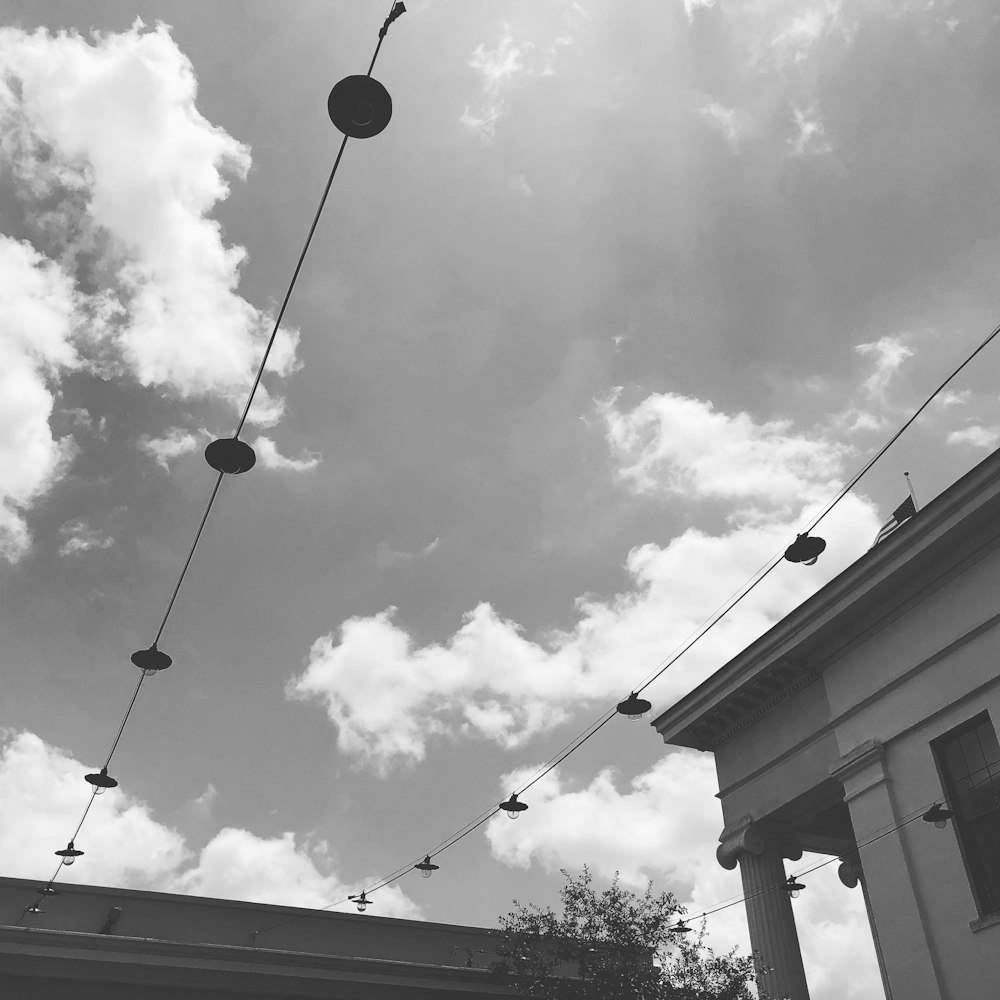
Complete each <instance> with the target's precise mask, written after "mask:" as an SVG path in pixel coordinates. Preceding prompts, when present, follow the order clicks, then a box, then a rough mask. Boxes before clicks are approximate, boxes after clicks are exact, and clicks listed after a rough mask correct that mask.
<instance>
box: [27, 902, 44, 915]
mask: <svg viewBox="0 0 1000 1000" xmlns="http://www.w3.org/2000/svg"><path fill="white" fill-rule="evenodd" d="M24 912H25V913H44V912H45V911H44V910H43V909H42V908H41V907H40V906H39V905H38V903H32V904H31V906H26V907H25V908H24Z"/></svg>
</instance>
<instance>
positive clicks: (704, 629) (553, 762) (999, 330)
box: [331, 325, 1000, 905]
mask: <svg viewBox="0 0 1000 1000" xmlns="http://www.w3.org/2000/svg"><path fill="white" fill-rule="evenodd" d="M998 335H1000V325H998V326H997V327H995V328H994V329H993V330H992V332H991V333H990V334H989V335H988V336H987V337H986V338H985V339H984V340H983V341H982V342H981V343H980V344H979V345H978V346H977V347H976V348H975V349H974V350H973V351H972V353H971V354H969V355H968V357H966V359H965V360H964V361H963V362H962V363H961V364H959V365H958V366H957V367H956V368H955V369H954V370H953V371H952V372H951V374H950V375H948V377H947V378H945V379H944V381H942V382H941V383H940V384H939V385H938V386H937V387H936V388H935V389H934V390H933V391H932V392H931V394H930V395H929V396H928V397H927V398H926V399H925V400H924V401H923V402H922V403H921V404H920V406H919V407H918V408H917V409H916V410H915V411H914V413H913V414H912V415H911V416H910V417H909V418H908V419H907V420H906V422H905V423H904V424H903V425H902V426H901V427H900V429H899V430H897V431H896V433H895V434H893V435H892V437H891V438H890V439H889V440H888V441H887V442H886V444H884V445H883V446H882V447H881V448H880V449H879V450H878V451H877V452H876V453H875V454H874V455H873V456H872V457H871V458H870V459H869V460H868V461H867V462H866V463H865V464H864V465H863V466H862V467H861V469H860V470H859V471H858V472H857V473H855V474H854V475H853V476H852V477H851V478H850V480H848V483H847V485H846V486H844V487H843V488H842V489H841V490H840V491H839V492H838V493H837V495H836V496H835V497H834V499H833V500H832V501H831V502H830V503H829V504H828V505H827V506H826V508H825V509H824V510H823V511H822V512H821V513H820V514H819V516H817V517H816V518H814V519H813V520H812V521H811V522H810V524H809V528H808V529H807V532H808V531H811V530H813V528H815V527H816V526H817V525H818V524H819V523H820V522H821V521H822V520H823V518H824V517H826V516H827V515H828V514H829V513H830V512H831V511H832V510H833V509H834V507H836V505H837V504H838V503H839V502H840V501H841V500H843V498H844V497H845V496H847V494H848V493H849V492H850V490H851V489H852V488H853V487H854V486H856V485H857V483H858V482H859V481H860V480H861V478H862V477H863V476H864V474H865V473H866V472H868V470H869V469H871V468H872V467H873V466H874V465H875V463H876V462H877V461H878V459H880V458H881V457H882V456H883V455H884V454H885V453H886V452H887V451H888V449H889V448H890V447H891V445H892V444H894V443H895V442H896V441H897V440H898V439H899V438H900V436H901V435H902V434H903V432H904V431H905V430H906V429H907V428H908V427H910V426H911V425H912V424H913V422H914V421H915V420H916V419H917V417H918V416H919V415H920V414H921V413H922V412H923V411H924V410H925V409H926V408H927V406H928V405H930V403H931V402H932V401H933V400H934V399H935V398H936V397H937V396H938V394H939V393H941V392H942V391H943V390H944V389H945V388H946V387H947V386H948V384H949V383H950V382H951V381H952V380H953V379H954V378H955V376H957V375H958V374H959V373H960V372H961V371H962V370H963V369H964V368H965V367H966V366H967V365H968V364H970V362H971V361H972V360H973V359H974V358H975V357H976V356H977V355H978V354H979V353H980V352H981V351H982V350H983V349H984V348H985V347H986V346H987V345H988V344H989V343H990V342H991V341H992V340H994V339H995V338H996V337H997V336H998ZM782 559H783V552H782V553H776V554H775V555H774V556H772V557H771V558H770V559H769V560H768V561H767V562H766V563H764V564H763V565H762V566H761V568H760V569H758V570H757V572H756V573H755V574H753V576H751V577H750V579H749V580H748V581H747V583H745V584H744V585H743V586H742V587H741V588H739V589H738V590H737V591H736V592H735V596H733V597H732V598H730V600H728V601H726V602H725V603H724V604H723V605H721V606H720V608H719V609H717V611H716V612H715V613H713V614H712V615H710V616H709V618H708V619H707V620H706V621H705V623H704V624H703V625H702V626H699V627H698V628H697V629H696V630H695V633H694V634H693V636H692V637H691V638H690V639H689V640H688V641H687V642H685V643H684V644H683V645H682V647H681V648H680V649H679V651H677V652H676V653H674V654H671V655H670V656H669V657H668V658H667V659H666V660H665V661H661V664H660V665H658V667H657V668H654V672H653V674H652V676H651V677H649V679H648V680H646V681H644V682H643V684H642V685H641V686H640V687H638V688H636V689H635V693H636V694H639V693H641V692H642V691H644V690H645V689H646V688H647V687H649V685H650V684H652V683H653V682H654V681H656V680H657V679H658V678H659V677H661V676H662V675H663V674H664V673H665V672H666V670H667V669H668V668H669V667H671V666H672V665H673V664H674V663H676V662H677V660H679V659H680V657H681V656H683V655H684V654H685V653H686V652H688V650H690V649H691V648H692V647H693V646H694V645H695V644H696V643H697V642H698V641H700V640H701V639H702V638H703V637H704V636H705V635H706V634H707V633H708V632H709V631H711V629H712V628H714V627H715V626H716V625H717V624H718V623H719V622H720V621H721V620H722V619H723V618H724V617H725V615H726V614H728V613H729V612H730V611H731V610H732V609H733V608H735V607H736V606H737V605H738V604H739V603H740V601H742V600H744V599H745V598H746V597H747V596H748V595H749V594H750V593H751V592H752V591H753V590H754V589H755V588H756V587H757V586H758V585H759V584H760V583H762V582H763V581H764V579H766V578H767V576H769V575H770V574H771V573H772V572H773V571H774V569H776V568H777V566H778V565H779V564H780V563H781V562H782ZM616 714H618V710H617V707H616V708H614V709H609V710H608V711H607V712H605V713H604V715H602V716H600V717H599V719H597V720H595V722H594V723H592V724H591V725H590V726H588V727H587V729H585V730H584V731H583V733H581V734H580V735H578V736H577V737H576V738H574V739H573V740H571V741H570V742H569V743H567V744H565V745H564V747H563V749H562V750H560V751H559V752H558V753H557V754H556V756H555V757H554V758H551V759H550V761H549V762H548V763H547V764H545V765H544V766H543V767H542V768H541V769H540V771H539V772H538V773H536V774H535V776H534V777H532V778H531V779H530V781H528V782H526V783H524V784H522V785H520V786H519V787H518V788H517V790H516V791H517V794H518V795H521V794H522V793H523V792H524V791H526V790H527V789H529V788H530V787H532V786H533V785H534V784H536V783H537V782H538V781H540V780H541V779H542V778H543V777H545V776H546V775H547V774H549V773H551V771H553V770H554V769H555V768H556V767H558V765H559V764H560V763H562V762H563V761H564V760H566V758H567V757H569V756H570V755H571V754H572V753H574V752H575V751H576V750H577V749H579V748H580V747H581V746H583V745H584V743H586V742H587V741H588V740H589V739H590V738H591V737H592V736H594V735H595V734H596V733H597V732H599V731H600V730H601V729H602V728H603V727H604V726H605V725H606V724H607V723H608V722H610V720H611V719H613V718H614V717H615V715H616ZM499 811H500V807H499V806H497V807H495V808H493V809H492V810H491V811H490V812H489V813H488V814H486V815H485V817H484V818H483V819H481V820H478V821H475V826H473V829H475V828H476V827H478V826H480V825H481V824H482V823H483V822H485V821H486V820H487V819H489V818H490V817H491V816H493V815H495V814H496V813H497V812H499ZM466 826H469V824H466ZM460 829H461V830H465V829H466V828H465V827H461V828H460ZM471 832H472V830H471V829H470V830H468V831H467V833H471ZM467 833H463V834H461V836H459V837H457V838H456V839H455V841H454V842H455V843H457V842H458V840H461V839H462V837H464V836H466V835H467ZM445 849H446V848H439V849H438V850H437V851H436V853H437V854H440V853H442V851H443V850H445ZM430 856H431V857H433V856H434V854H433V853H432V854H431V855H430ZM412 869H413V866H412V865H409V866H406V867H401V868H399V869H397V873H395V874H393V875H392V876H385V877H384V878H383V879H381V880H380V881H379V882H378V883H376V884H375V885H374V887H373V888H371V889H365V893H366V894H370V893H373V892H375V891H377V889H380V888H384V887H385V886H386V885H388V884H389V883H390V882H392V881H395V879H396V878H399V877H401V876H402V875H403V874H406V873H407V872H409V871H412ZM331 905H338V904H331Z"/></svg>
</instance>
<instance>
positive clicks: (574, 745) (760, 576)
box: [49, 3, 1000, 937]
mask: <svg viewBox="0 0 1000 1000" xmlns="http://www.w3.org/2000/svg"><path fill="white" fill-rule="evenodd" d="M404 10H405V8H404V7H403V5H402V4H400V3H393V4H392V6H391V8H390V13H389V16H388V17H387V18H386V20H385V22H384V24H383V26H382V28H381V30H380V31H379V40H378V43H377V45H376V47H375V52H374V54H373V56H372V60H371V63H370V65H369V67H368V73H367V74H366V75H367V76H371V73H372V70H373V69H374V66H375V61H376V59H377V58H378V54H379V51H380V49H381V46H382V41H383V40H384V38H385V35H386V32H387V30H388V27H389V25H390V24H391V23H392V21H393V20H395V19H396V18H397V17H398V16H399V15H400V14H401V13H403V11H404ZM347 139H348V136H346V135H345V136H344V139H343V141H342V142H341V146H340V150H339V151H338V153H337V157H336V160H335V161H334V165H333V168H332V169H331V172H330V176H329V178H328V179H327V183H326V186H325V187H324V189H323V194H322V196H321V198H320V202H319V206H318V207H317V210H316V212H315V214H314V217H313V220H312V223H311V225H310V227H309V232H308V235H307V237H306V240H305V243H304V245H303V248H302V251H301V252H300V254H299V258H298V261H297V263H296V266H295V269H294V271H293V274H292V278H291V281H290V282H289V285H288V289H287V291H286V293H285V297H284V299H283V301H282V304H281V308H280V309H279V312H278V316H277V318H276V320H275V324H274V328H273V329H272V332H271V335H270V338H269V340H268V343H267V346H266V348H265V350H264V355H263V358H262V360H261V363H260V366H259V367H258V369H257V373H256V376H255V378H254V382H253V385H252V387H251V389H250V392H249V395H248V398H247V402H246V406H245V407H244V410H243V413H242V415H241V417H240V420H239V423H238V424H237V427H236V431H235V433H234V435H233V436H234V438H235V437H238V436H239V434H240V432H241V431H242V429H243V426H244V424H245V422H246V419H247V416H248V414H249V411H250V407H251V405H252V403H253V399H254V396H255V394H256V391H257V389H258V387H259V385H260V381H261V378H262V376H263V373H264V369H265V367H266V364H267V360H268V357H269V355H270V352H271V349H272V347H273V345H274V342H275V339H276V337H277V333H278V330H279V327H280V324H281V320H282V318H283V316H284V313H285V309H286V307H287V305H288V302H289V300H290V298H291V294H292V291H293V289H294V286H295V283H296V281H297V279H298V276H299V272H300V271H301V268H302V264H303V262H304V260H305V256H306V253H307V252H308V249H309V245H310V243H311V241H312V237H313V234H314V233H315V230H316V227H317V225H318V222H319V218H320V216H321V214H322V211H323V207H324V205H325V203H326V199H327V196H328V194H329V191H330V188H331V186H332V184H333V179H334V177H335V176H336V172H337V168H338V167H339V165H340V161H341V158H342V156H343V153H344V149H345V148H346V145H347ZM998 334H1000V326H997V327H996V328H995V329H994V330H993V331H992V332H991V333H990V334H989V335H988V336H987V337H986V338H985V339H984V340H983V342H982V343H981V344H980V345H979V346H978V347H977V348H976V349H975V350H974V351H973V352H972V353H971V354H970V355H969V356H968V357H967V358H966V359H965V360H964V361H963V362H962V363H961V364H960V365H959V366H958V367H957V368H955V370H954V371H953V372H952V373H951V374H950V375H949V376H948V377H947V378H946V379H945V380H944V381H943V382H942V383H941V384H940V385H939V386H938V387H937V388H936V389H935V390H934V391H933V392H932V393H931V395H930V396H929V397H928V398H927V399H926V400H925V401H924V402H923V403H922V404H921V405H920V407H918V409H917V410H916V411H915V412H914V413H913V415H912V416H911V417H910V418H909V419H908V420H907V421H906V422H905V423H904V424H903V425H902V427H900V429H899V430H898V431H897V432H896V433H895V434H894V435H893V436H892V437H891V438H890V439H889V441H887V442H886V444H885V445H883V446H882V448H880V449H879V451H878V452H876V453H875V455H873V456H872V458H870V459H869V460H868V462H867V463H866V464H865V465H864V466H863V467H862V468H861V469H860V471H859V472H857V473H856V474H855V475H854V476H853V477H852V478H851V479H850V480H849V482H848V483H847V484H846V485H845V486H844V487H843V489H842V490H841V491H840V492H839V493H838V494H837V496H836V497H835V498H834V499H833V500H832V501H831V502H830V503H829V504H828V506H827V507H826V508H825V509H824V510H823V511H822V513H820V514H819V516H818V517H816V518H815V519H814V520H813V521H812V522H811V524H810V526H809V528H807V530H806V533H808V531H811V530H813V529H814V528H815V527H816V526H817V525H818V524H819V523H820V522H821V521H822V520H823V518H824V517H826V516H827V515H828V514H829V513H830V511H832V510H833V508H834V507H835V506H836V505H837V504H838V503H839V502H840V501H841V500H842V499H843V498H844V497H845V496H846V495H847V493H848V492H850V490H851V489H852V488H853V487H854V486H855V485H856V484H857V483H858V482H859V481H860V479H861V478H862V476H864V474H865V473H866V472H867V471H868V470H869V469H871V468H872V466H874V465H875V463H876V462H877V461H878V460H879V459H880V458H881V457H882V455H884V454H885V452H886V451H888V449H889V448H890V447H891V446H892V445H893V444H894V443H895V442H896V441H897V440H898V439H899V437H900V436H901V435H902V434H903V433H904V431H906V430H907V428H909V427H910V425H911V424H912V423H913V422H914V421H915V420H916V419H917V417H918V416H919V415H920V414H921V413H922V412H923V411H924V409H926V407H927V406H928V405H929V404H930V403H931V402H932V401H933V400H934V398H935V397H936V396H937V395H938V394H939V393H940V392H941V391H942V390H943V389H944V388H945V387H946V386H947V385H948V384H949V383H950V382H951V381H952V380H953V379H954V378H955V377H956V376H957V375H958V374H959V373H960V372H961V371H962V370H963V369H964V368H965V367H966V366H967V365H968V364H969V363H971V361H972V360H973V359H974V358H975V357H976V356H977V355H978V354H979V353H980V352H981V351H982V350H983V349H984V348H985V347H986V346H987V345H988V344H989V343H990V342H991V341H992V340H993V339H994V338H995V337H996V336H997V335H998ZM223 475H224V474H223V473H221V472H220V473H219V477H218V480H217V481H216V484H215V487H214V489H213V491H212V494H211V497H210V498H209V502H208V505H207V506H206V509H205V513H204V515H203V516H202V520H201V523H200V524H199V527H198V531H197V533H196V535H195V539H194V543H193V544H192V546H191V550H190V551H189V553H188V557H187V559H186V561H185V563H184V567H183V569H182V570H181V574H180V577H179V579H178V582H177V585H176V587H175V588H174V592H173V594H172V595H171V598H170V602H169V604H168V606H167V611H166V613H165V614H164V617H163V620H162V621H161V624H160V628H159V630H158V631H157V635H156V640H155V641H154V646H155V644H156V642H157V641H159V638H160V637H161V635H162V632H163V629H164V628H165V626H166V623H167V620H168V619H169V616H170V613H171V611H172V609H173V605H174V602H175V600H176V598H177V595H178V593H179V591H180V587H181V584H182V582H183V580H184V577H185V575H186V573H187V569H188V567H189V565H190V563H191V559H192V558H193V556H194V551H195V549H196V548H197V545H198V542H199V540H200V538H201V534H202V531H203V529H204V527H205V523H206V521H207V520H208V515H209V513H210V512H211V509H212V506H213V504H214V501H215V499H216V496H217V495H218V491H219V487H220V485H221V482H222V478H223ZM781 559H782V556H780V555H778V556H775V557H773V558H772V559H771V560H769V562H768V563H767V564H765V568H763V569H762V570H759V571H758V573H757V574H755V576H754V577H752V578H751V581H750V582H748V584H746V585H745V586H744V587H743V588H742V589H741V590H740V591H739V592H738V593H737V594H736V596H735V597H734V598H732V599H731V600H730V601H728V602H727V603H726V604H725V605H723V607H722V609H721V610H719V611H717V612H716V613H715V614H713V615H712V616H710V617H709V619H708V620H707V622H706V623H705V624H704V625H703V626H701V627H700V628H698V629H697V630H696V632H695V634H694V635H693V637H692V638H691V639H690V640H689V641H688V642H687V643H686V644H685V645H684V646H683V647H682V648H681V649H680V650H679V651H678V652H677V653H676V654H674V655H672V656H671V657H670V658H669V659H668V660H667V661H666V662H665V663H663V665H662V666H660V667H659V668H658V669H656V670H655V672H654V673H653V675H652V677H650V678H649V679H648V680H646V681H645V682H644V683H643V684H642V685H641V686H640V687H638V688H636V689H635V693H636V694H640V693H641V692H642V691H643V690H645V689H646V688H647V687H648V686H649V685H650V684H652V683H653V682H654V681H655V680H657V679H658V678H659V677H660V676H662V674H663V673H664V672H665V671H666V670H667V669H668V668H669V667H670V666H672V665H673V664H674V663H675V662H676V661H677V660H678V659H679V658H680V657H681V656H683V655H684V653H686V652H687V651H688V650H689V649H691V648H692V647H693V646H694V645H695V643H697V642H698V641H699V640H700V639H701V638H702V637H703V636H704V635H705V634H707V633H708V632H709V631H710V630H711V629H712V628H713V627H714V626H715V625H716V624H718V622H719V621H721V620H722V618H723V617H725V615H726V614H728V613H729V611H731V610H732V609H733V608H734V607H736V605H737V604H739V602H740V601H741V600H743V599H744V598H745V597H746V596H747V595H748V594H750V593H751V592H752V591H753V590H754V588H756V587H757V586H758V585H759V584H760V583H761V582H763V580H764V579H766V577H767V576H768V575H769V574H770V573H771V572H772V571H773V570H774V569H775V568H776V567H777V565H778V564H779V563H780V562H781ZM143 676H144V675H142V676H140V680H139V683H138V684H137V685H136V690H135V692H134V693H133V696H132V699H131V701H130V702H129V706H128V708H127V709H126V712H125V716H124V718H123V720H122V723H121V725H120V727H119V730H118V733H117V735H116V737H115V740H114V743H113V745H112V748H111V751H110V753H109V755H108V758H107V763H110V760H111V756H112V755H113V754H114V751H115V749H116V748H117V745H118V742H119V740H120V739H121V736H122V733H123V732H124V728H125V724H126V723H127V721H128V717H129V715H130V713H131V710H132V707H133V706H134V704H135V701H136V698H137V696H138V693H139V690H140V688H141V686H142V677H143ZM616 713H617V708H615V709H614V710H610V711H608V712H607V713H605V715H604V716H602V717H601V719H600V721H598V722H597V723H595V724H592V726H591V727H588V730H586V731H585V735H583V736H582V737H578V738H577V739H576V740H574V741H571V743H569V744H567V745H566V747H565V748H564V751H561V752H560V754H558V755H557V756H556V757H555V758H554V759H553V761H552V762H551V763H549V764H547V765H546V766H545V768H544V769H543V770H542V771H541V772H540V773H539V774H537V775H536V776H535V777H533V778H532V779H531V780H530V781H529V782H528V783H527V784H525V785H524V786H522V788H521V789H520V792H522V793H523V791H525V790H527V789H528V788H530V787H532V786H533V785H534V784H535V783H536V782H538V781H540V780H541V778H543V777H544V776H545V775H547V774H549V773H550V772H551V771H552V770H554V769H555V768H556V767H557V766H558V765H559V764H560V763H562V761H563V760H565V759H566V758H567V757H569V756H570V754H572V753H573V752H574V751H575V750H577V749H579V747H581V746H583V744H584V743H586V742H587V741H588V740H589V739H590V738H591V737H592V736H594V735H595V734H596V733H597V732H599V731H600V730H601V729H602V728H603V727H604V726H605V725H606V724H607V723H608V722H609V721H610V720H611V719H612V718H614V716H615V714H616ZM105 766H107V764H106V765H105ZM95 796H96V789H95V790H94V791H93V792H92V793H91V798H90V801H89V802H88V804H87V807H86V809H85V810H84V812H83V816H82V817H81V819H80V822H79V824H78V825H77V829H76V833H75V834H74V837H73V838H71V839H75V837H76V835H77V834H79V832H80V829H81V828H82V826H83V823H84V820H85V819H86V817H87V814H88V812H89V811H90V806H91V805H92V804H93V800H94V797H95ZM498 811H499V807H494V808H492V809H491V810H490V811H489V812H488V813H485V814H483V815H482V817H481V818H480V819H478V820H477V821H474V822H473V823H471V824H466V827H463V828H461V829H462V830H463V832H461V833H460V834H458V835H457V836H454V837H453V838H451V839H450V840H449V841H447V842H446V843H445V844H444V846H442V847H440V848H438V849H437V850H436V851H435V852H433V854H440V853H441V852H442V851H444V850H447V849H448V847H451V846H453V845H454V844H456V843H458V841H460V840H461V839H462V838H463V837H465V836H467V835H468V834H470V833H472V832H473V831H474V830H475V829H478V827H479V826H481V825H482V824H483V823H485V822H486V821H487V820H488V819H489V818H490V817H491V816H493V815H495V814H496V813H497V812H498ZM907 822H910V821H907ZM904 825H905V824H904ZM890 832H891V831H890ZM876 839H877V838H876ZM433 854H432V855H430V856H433ZM831 860H832V859H831ZM828 863H829V862H823V864H828ZM818 867H822V865H818V866H817V868H818ZM59 868H60V869H61V868H62V865H60V866H59ZM410 870H412V865H411V866H407V867H406V868H400V869H397V871H396V873H393V875H391V876H388V877H386V878H385V879H384V880H382V881H381V882H379V883H378V884H377V885H376V886H375V888H373V889H370V890H366V892H368V893H371V892H374V891H376V890H377V889H379V888H383V887H384V886H386V885H388V884H389V883H390V882H391V881H394V880H395V879H396V878H399V877H400V876H401V875H402V874H405V873H406V872H407V871H410ZM810 870H811V871H815V870H816V869H815V868H814V869H810ZM58 873H59V869H57V871H56V876H58ZM802 874H805V873H802ZM54 878H55V876H54V877H53V879H52V880H50V882H49V884H50V885H51V883H52V881H54ZM341 902H343V901H341ZM336 905H339V904H338V903H331V904H329V905H328V906H326V907H323V908H322V909H324V910H325V909H328V908H329V907H330V906H336ZM727 905H733V904H727ZM293 919H302V918H293ZM695 919H698V918H695ZM289 922H291V921H286V922H285V923H289ZM278 926H284V924H278V925H275V927H278ZM267 929H268V930H269V929H274V928H267ZM257 933H258V932H254V937H256V935H257ZM261 933H262V932H261Z"/></svg>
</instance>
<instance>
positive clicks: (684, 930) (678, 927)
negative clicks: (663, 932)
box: [667, 920, 691, 934]
mask: <svg viewBox="0 0 1000 1000" xmlns="http://www.w3.org/2000/svg"><path fill="white" fill-rule="evenodd" d="M667 933H668V934H690V933H691V928H690V927H688V925H687V924H686V923H684V921H683V920H679V921H678V922H677V923H676V924H675V925H674V926H673V927H668V928H667Z"/></svg>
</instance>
